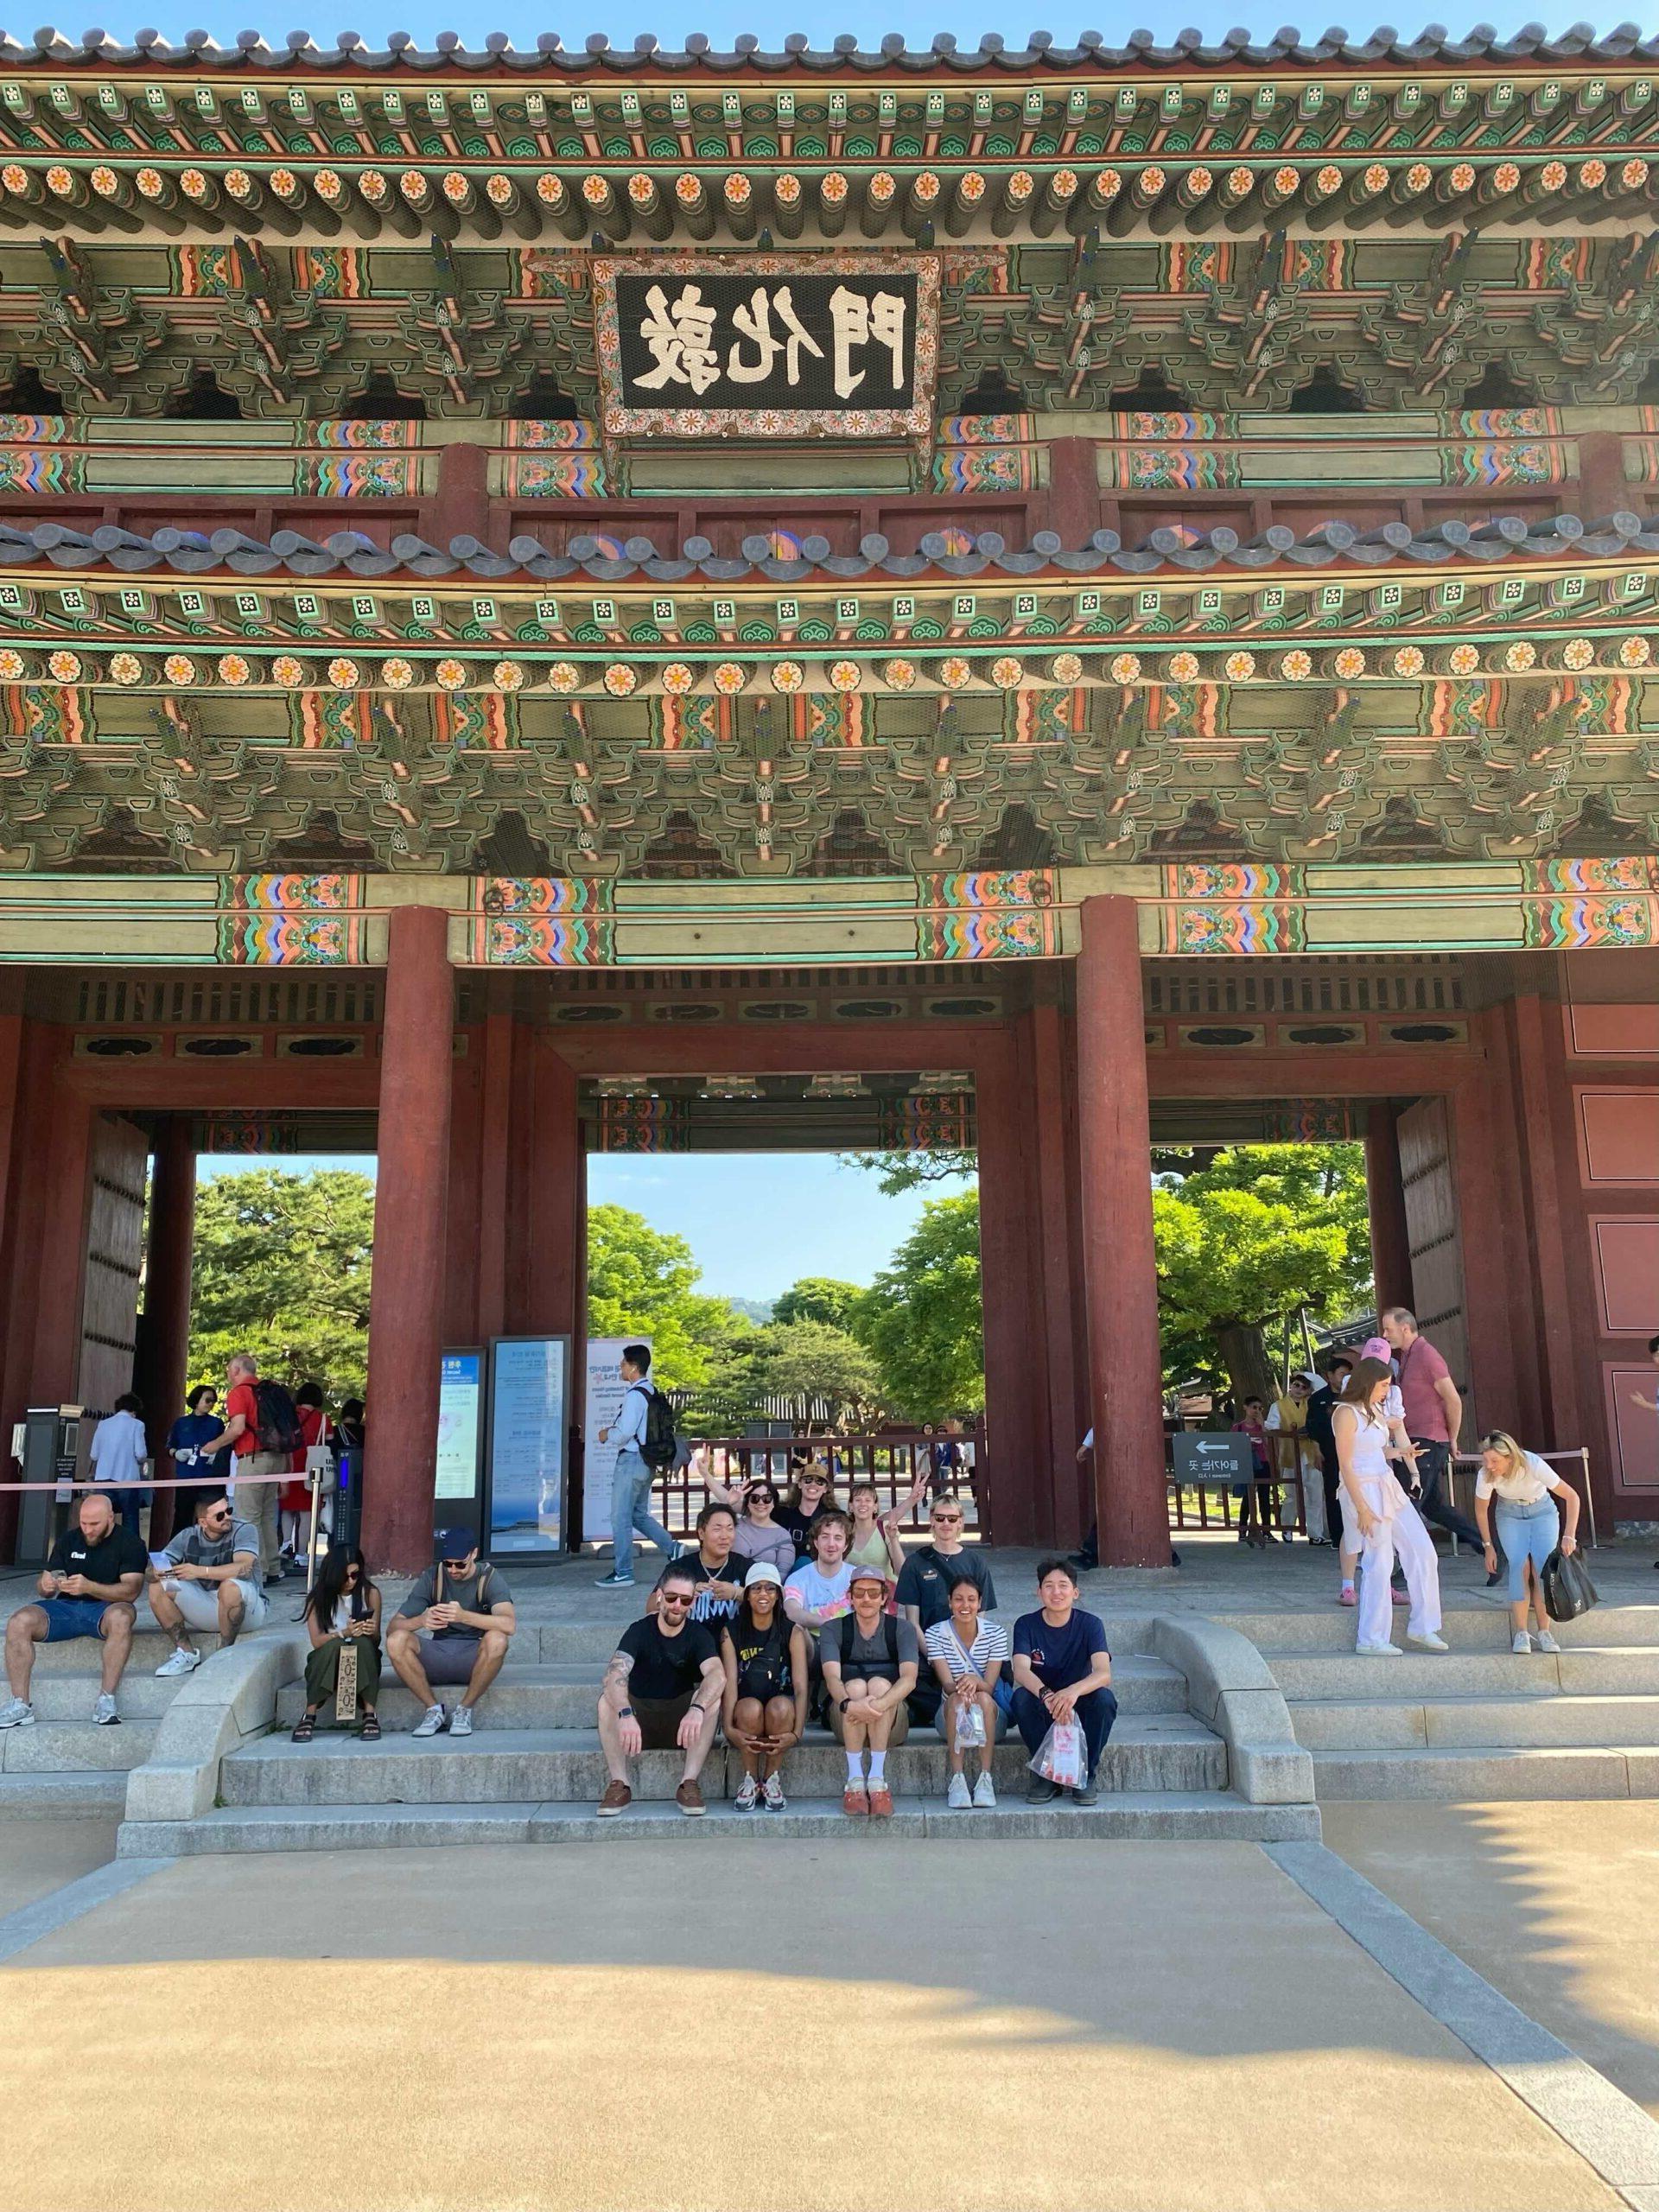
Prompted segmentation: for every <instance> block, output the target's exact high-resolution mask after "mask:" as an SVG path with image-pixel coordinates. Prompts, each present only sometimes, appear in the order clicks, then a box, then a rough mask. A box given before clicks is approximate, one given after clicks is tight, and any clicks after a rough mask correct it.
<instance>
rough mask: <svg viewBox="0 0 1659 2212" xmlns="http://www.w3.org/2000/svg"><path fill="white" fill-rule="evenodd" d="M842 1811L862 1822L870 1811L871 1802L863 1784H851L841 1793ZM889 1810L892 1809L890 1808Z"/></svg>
mask: <svg viewBox="0 0 1659 2212" xmlns="http://www.w3.org/2000/svg"><path fill="white" fill-rule="evenodd" d="M841 1809H842V1812H843V1813H846V1814H848V1815H850V1816H852V1817H853V1818H855V1819H856V1820H862V1819H863V1817H864V1815H866V1814H867V1813H868V1811H869V1809H870V1800H869V1796H868V1792H867V1791H866V1789H865V1787H864V1784H863V1783H861V1782H849V1783H848V1785H847V1787H846V1788H845V1789H843V1790H842V1793H841ZM888 1809H889V1810H891V1809H892V1808H888Z"/></svg>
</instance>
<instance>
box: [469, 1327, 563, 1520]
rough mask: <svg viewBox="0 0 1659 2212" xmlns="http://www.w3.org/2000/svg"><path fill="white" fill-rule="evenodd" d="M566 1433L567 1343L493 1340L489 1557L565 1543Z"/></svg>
mask: <svg viewBox="0 0 1659 2212" xmlns="http://www.w3.org/2000/svg"><path fill="white" fill-rule="evenodd" d="M569 1434H570V1339H569V1337H497V1338H494V1339H493V1342H492V1343H491V1345H490V1408H489V1443H488V1449H487V1455H486V1456H487V1464H488V1468H489V1548H490V1550H491V1552H492V1553H493V1554H502V1553H505V1552H556V1551H557V1550H558V1549H559V1548H560V1547H561V1546H562V1544H563V1541H564V1522H565V1484H566V1478H567V1473H568V1455H569Z"/></svg>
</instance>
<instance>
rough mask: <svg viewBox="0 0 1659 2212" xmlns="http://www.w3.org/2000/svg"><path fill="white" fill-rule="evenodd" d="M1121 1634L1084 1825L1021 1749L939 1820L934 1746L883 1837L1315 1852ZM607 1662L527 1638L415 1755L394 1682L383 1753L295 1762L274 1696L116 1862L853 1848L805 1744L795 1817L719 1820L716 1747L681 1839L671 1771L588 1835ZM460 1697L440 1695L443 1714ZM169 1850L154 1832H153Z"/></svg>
mask: <svg viewBox="0 0 1659 2212" xmlns="http://www.w3.org/2000/svg"><path fill="white" fill-rule="evenodd" d="M1133 1640H1134V1639H1133V1636H1132V1635H1131V1636H1129V1637H1123V1638H1120V1637H1117V1635H1116V1631H1115V1639H1114V1659H1113V1674H1114V1683H1115V1687H1116V1693H1117V1697H1118V1701H1119V1718H1118V1722H1117V1726H1116V1729H1115V1731H1114V1732H1113V1736H1112V1740H1111V1742H1110V1744H1109V1745H1108V1747H1107V1751H1106V1754H1105V1757H1104V1758H1103V1762H1102V1766H1101V1770H1100V1775H1099V1783H1100V1790H1101V1796H1100V1802H1099V1804H1098V1806H1097V1807H1096V1808H1078V1807H1076V1806H1073V1805H1071V1803H1070V1802H1069V1801H1068V1802H1065V1804H1064V1805H1062V1806H1060V1807H1058V1808H1027V1805H1026V1802H1025V1783H1026V1781H1027V1764H1026V1755H1025V1752H1024V1751H1023V1749H1022V1748H1021V1747H1020V1744H1019V1742H1018V1739H1017V1738H1016V1739H1015V1740H1014V1742H1013V1744H1012V1745H1007V1744H1005V1745H1001V1746H1000V1747H999V1749H998V1751H997V1752H996V1755H995V1779H996V1783H997V1788H998V1794H999V1797H1000V1798H1001V1803H1000V1805H999V1807H998V1808H997V1810H996V1811H995V1812H984V1813H956V1812H949V1811H947V1809H946V1808H945V1804H944V1787H945V1781H946V1766H945V1755H944V1746H943V1745H941V1744H940V1743H939V1742H938V1738H937V1737H936V1736H935V1735H934V1733H933V1732H932V1731H931V1729H930V1730H919V1729H918V1730H917V1731H915V1732H914V1734H913V1736H912V1740H911V1741H910V1742H909V1743H908V1744H906V1745H903V1746H902V1747H900V1748H899V1749H898V1750H896V1751H893V1752H892V1753H891V1754H890V1755H889V1758H888V1776H889V1779H890V1782H891V1783H892V1786H893V1796H894V1802H895V1812H894V1817H893V1821H891V1822H890V1823H883V1824H881V1825H882V1826H883V1827H884V1828H886V1829H887V1832H889V1833H893V1832H897V1833H905V1832H906V1831H908V1832H911V1833H914V1834H923V1833H926V1834H1073V1835H1091V1836H1174V1835H1181V1836H1216V1837H1243V1838H1257V1839H1263V1838H1268V1839H1270V1838H1285V1837H1290V1836H1301V1835H1305V1834H1311V1833H1313V1821H1314V1819H1315V1815H1313V1811H1312V1808H1311V1807H1308V1806H1306V1805H1280V1804H1253V1803H1249V1802H1246V1800H1245V1799H1244V1797H1243V1796H1241V1795H1239V1794H1236V1792H1235V1791H1234V1790H1233V1789H1230V1787H1229V1751H1228V1746H1227V1745H1226V1744H1225V1743H1224V1741H1223V1740H1222V1738H1220V1737H1219V1736H1217V1734H1215V1733H1213V1732H1211V1729H1210V1728H1209V1727H1207V1726H1205V1725H1204V1724H1203V1723H1202V1722H1201V1721H1200V1720H1198V1719H1196V1718H1195V1717H1194V1716H1193V1714H1192V1712H1191V1711H1189V1708H1188V1693H1187V1682H1186V1679H1185V1675H1182V1674H1181V1673H1180V1672H1179V1670H1178V1669H1176V1668H1174V1667H1173V1666H1171V1665H1169V1664H1167V1663H1166V1662H1164V1661H1162V1660H1160V1658H1158V1657H1157V1656H1154V1652H1153V1651H1152V1649H1150V1632H1149V1624H1147V1634H1146V1635H1145V1637H1143V1643H1144V1644H1145V1646H1146V1648H1142V1649H1132V1648H1128V1646H1129V1644H1131V1643H1133ZM614 1648H615V1632H614V1629H613V1628H612V1627H609V1626H607V1625H605V1624H599V1623H594V1624H589V1625H584V1624H575V1623H563V1624H543V1625H541V1626H539V1627H537V1626H535V1625H533V1624H525V1625H524V1627H522V1628H521V1629H520V1630H519V1632H518V1636H517V1637H515V1638H514V1645H513V1656H512V1658H511V1659H510V1660H509V1662H508V1664H507V1666H506V1668H505V1669H504V1671H503V1673H502V1675H501V1677H500V1679H499V1681H498V1682H497V1683H496V1684H495V1686H494V1688H493V1689H492V1690H491V1692H490V1694H489V1695H488V1697H487V1698H486V1699H485V1700H483V1701H482V1702H481V1704H480V1707H479V1710H478V1713H477V1726H476V1732H475V1733H474V1735H473V1736H472V1737H470V1738H461V1739H456V1738H451V1737H449V1736H448V1735H444V1736H440V1737H437V1738H431V1739H428V1740H424V1741H422V1742H418V1743H417V1742H415V1741H414V1740H412V1738H411V1736H410V1731H411V1730H412V1729H413V1727H414V1726H415V1723H416V1719H418V1718H419V1714H418V1711H417V1708H416V1700H415V1699H414V1698H413V1697H412V1696H411V1695H410V1693H409V1692H408V1691H406V1690H404V1688H402V1686H401V1685H400V1684H398V1683H397V1681H396V1680H395V1678H392V1677H390V1676H389V1677H388V1679H387V1681H385V1683H383V1687H382V1695H381V1700H380V1714H381V1721H382V1725H383V1726H384V1728H385V1735H384V1736H383V1738H381V1740H380V1741H379V1742H378V1743H375V1744H365V1743H362V1742H361V1741H359V1739H358V1738H356V1737H355V1736H354V1735H348V1734H346V1733H344V1732H333V1731H332V1730H329V1729H327V1728H322V1727H320V1728H319V1730H318V1732H317V1735H316V1737H315V1740H314V1741H313V1742H312V1743H310V1744H308V1745H298V1744H295V1743H292V1742H291V1741H290V1740H289V1733H288V1732H289V1728H291V1726H292V1725H293V1723H294V1721H295V1719H296V1718H297V1717H298V1714H299V1713H300V1711H301V1710H302V1704H303V1693H302V1688H301V1686H300V1685H299V1684H298V1683H297V1682H291V1683H289V1685H288V1686H287V1687H286V1688H283V1690H282V1691H281V1692H280V1693H279V1694H278V1699H277V1715H276V1722H275V1726H274V1729H273V1731H272V1732H271V1733H270V1734H268V1735H264V1736H261V1737H258V1738H256V1739H255V1740H253V1741H251V1742H248V1743H245V1744H244V1745H242V1746H241V1747H240V1748H239V1749H238V1750H237V1751H233V1752H232V1753H231V1754H230V1755H229V1756H228V1757H226V1758H225V1760H224V1761H223V1764H222V1766H221V1768H220V1771H219V1802H218V1804H217V1805H216V1806H215V1807H214V1808H213V1810H212V1811H210V1812H207V1813H206V1814H204V1815H201V1816H200V1818H198V1819H196V1820H193V1821H179V1822H175V1823H151V1824H139V1823H130V1824H129V1829H128V1831H127V1832H126V1834H125V1835H124V1846H123V1847H124V1848H125V1849H130V1850H152V1849H162V1850H168V1851H175V1852H179V1853H199V1852H237V1851H273V1850H333V1849H339V1848H342V1847H365V1848H367V1847H385V1846H387V1845H411V1846H419V1845H432V1844H466V1843H496V1842H525V1841H530V1842H545V1843H553V1842H560V1841H572V1840H592V1839H594V1838H595V1837H607V1836H609V1837H626V1836H630V1835H651V1836H658V1837H660V1836H664V1835H677V1834H687V1835H690V1834H699V1833H701V1834H708V1833H709V1832H710V1831H715V1832H719V1833H721V1834H743V1833H753V1834H757V1835H767V1836H778V1835H818V1834H854V1833H861V1832H862V1831H863V1827H864V1824H863V1823H860V1822H852V1821H847V1820H845V1819H844V1818H843V1816H842V1813H841V1810H840V1793H841V1786H842V1780H843V1779H844V1777H845V1762H844V1759H843V1757H842V1752H841V1751H840V1749H839V1747H838V1746H837V1745H836V1744H835V1742H834V1740H833V1739H832V1738H830V1737H829V1735H828V1734H827V1733H826V1732H823V1731H822V1730H817V1729H811V1730H809V1732H808V1735H807V1738H806V1740H805V1741H804V1743H803V1744H801V1745H798V1747H797V1748H796V1750H795V1751H793V1752H791V1755H790V1758H789V1761H788V1763H787V1764H786V1766H785V1775H784V1780H785V1788H786V1789H787V1790H788V1792H789V1798H790V1802H789V1808H788V1810H787V1811H785V1812H784V1813H780V1814H766V1813H762V1812H756V1813H752V1814H740V1813H738V1812H737V1811H736V1810H735V1808H734V1806H733V1804H732V1802H731V1801H732V1798H733V1796H734V1794H735V1791H736V1789H737V1786H738V1783H739V1782H740V1781H741V1775H742V1767H741V1761H740V1760H739V1758H738V1757H737V1755H736V1754H735V1753H734V1752H732V1751H728V1750H727V1748H726V1747H725V1745H723V1744H717V1745H715V1749H714V1750H713V1751H711V1752H710V1754H709V1760H708V1763H707V1764H706V1766H705V1767H704V1769H703V1774H702V1789H703V1794H704V1796H705V1798H706V1800H707V1802H708V1808H709V1809H708V1813H707V1815H706V1816H705V1817H704V1818H703V1819H702V1821H691V1820H687V1819H685V1818H684V1817H683V1815H681V1814H680V1812H679V1811H678V1808H677V1806H676V1805H675V1803H674V1802H673V1800H674V1790H675V1788H676V1785H677V1783H678V1781H679V1777H680V1773H681V1761H680V1758H679V1756H678V1754H677V1753H671V1752H667V1751H653V1752H647V1753H645V1754H644V1755H643V1756H642V1758H639V1760H638V1761H636V1762H635V1782H634V1802H633V1804H632V1807H631V1808H630V1809H629V1811H628V1812H627V1813H626V1814H624V1815H620V1817H617V1818H614V1819H609V1820H607V1821H605V1822H603V1823H602V1824H601V1823H600V1822H598V1821H596V1820H595V1818H594V1808H595V1806H596V1804H597V1802H598V1799H599V1796H600V1794H601V1791H602V1789H603V1788H604V1785H605V1778H606V1777H605V1768H604V1762H603V1759H602V1757H601V1751H600V1746H599V1736H598V1732H597V1729H596V1727H595V1726H594V1702H595V1700H596V1697H597V1694H598V1687H599V1681H600V1676H601V1671H602V1669H603V1666H604V1662H605V1661H606V1660H607V1658H608V1656H610V1653H611V1652H612V1650H613V1649H614ZM449 1695H450V1696H451V1697H453V1693H449ZM163 1831H164V1832H163Z"/></svg>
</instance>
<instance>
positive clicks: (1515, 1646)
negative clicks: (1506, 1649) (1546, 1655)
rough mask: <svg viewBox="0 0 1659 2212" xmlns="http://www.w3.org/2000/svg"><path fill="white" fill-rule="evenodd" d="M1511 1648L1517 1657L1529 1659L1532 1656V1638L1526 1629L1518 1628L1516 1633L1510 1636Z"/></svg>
mask: <svg viewBox="0 0 1659 2212" xmlns="http://www.w3.org/2000/svg"><path fill="white" fill-rule="evenodd" d="M1510 1650H1511V1651H1513V1652H1514V1654H1515V1656H1516V1658H1517V1659H1529V1658H1530V1657H1531V1656H1532V1638H1531V1637H1529V1635H1528V1634H1527V1631H1526V1630H1525V1629H1523V1628H1518V1629H1516V1631H1515V1634H1514V1635H1513V1636H1512V1637H1510Z"/></svg>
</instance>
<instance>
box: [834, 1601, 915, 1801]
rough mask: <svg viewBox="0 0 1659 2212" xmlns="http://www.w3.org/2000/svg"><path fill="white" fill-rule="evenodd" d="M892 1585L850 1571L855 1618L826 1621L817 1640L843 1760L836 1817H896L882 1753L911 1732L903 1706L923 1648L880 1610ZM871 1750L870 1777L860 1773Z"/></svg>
mask: <svg viewBox="0 0 1659 2212" xmlns="http://www.w3.org/2000/svg"><path fill="white" fill-rule="evenodd" d="M891 1591H892V1585H891V1584H890V1583H889V1582H888V1580H887V1576H886V1575H885V1574H883V1573H882V1572H881V1570H880V1567H855V1568H854V1569H853V1579H852V1581H851V1582H850V1583H849V1586H848V1593H847V1594H848V1596H849V1598H850V1599H852V1602H853V1610H852V1611H851V1612H850V1613H843V1614H842V1615H841V1617H840V1618H839V1619H837V1620H833V1621H827V1622H826V1623H825V1624H824V1626H823V1630H822V1632H821V1633H820V1635H819V1637H818V1663H819V1664H820V1666H822V1668H823V1686H824V1689H825V1691H826V1692H827V1694H828V1696H829V1726H830V1729H831V1731H832V1732H833V1733H834V1734H835V1736H836V1738H837V1740H838V1741H839V1742H840V1743H841V1745H842V1747H843V1749H844V1750H845V1751H846V1753H847V1786H846V1788H845V1789H844V1790H843V1791H842V1799H841V1809H842V1812H843V1813H850V1814H854V1815H858V1814H864V1813H870V1814H874V1816H875V1817H876V1819H877V1820H890V1819H891V1818H892V1816H893V1793H892V1791H891V1790H890V1789H888V1787H887V1751H888V1749H889V1747H891V1746H896V1745H899V1744H902V1743H903V1742H904V1740H905V1738H906V1735H907V1734H908V1733H909V1730H910V1716H909V1714H908V1713H907V1712H906V1709H905V1700H906V1697H908V1696H909V1694H910V1693H911V1691H912V1690H913V1689H914V1688H915V1687H916V1673H917V1669H918V1666H919V1664H920V1656H921V1655H920V1648H919V1645H918V1640H917V1636H916V1631H915V1630H914V1629H913V1628H912V1626H911V1624H910V1623H909V1622H908V1621H907V1620H902V1619H899V1618H897V1617H896V1616H895V1615H893V1614H892V1613H889V1612H887V1611H886V1610H885V1609H886V1606H887V1599H888V1597H889V1595H890V1593H891ZM866 1745H868V1746H869V1758H870V1770H869V1776H868V1780H867V1779H866V1777H865V1773H864V1750H865V1746H866Z"/></svg>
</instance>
